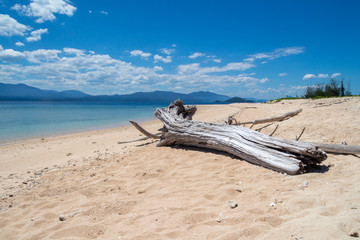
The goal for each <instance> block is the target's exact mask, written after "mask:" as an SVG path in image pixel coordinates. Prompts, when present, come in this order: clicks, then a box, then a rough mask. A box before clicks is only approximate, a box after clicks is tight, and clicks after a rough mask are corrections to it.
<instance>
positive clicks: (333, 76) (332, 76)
mask: <svg viewBox="0 0 360 240" xmlns="http://www.w3.org/2000/svg"><path fill="white" fill-rule="evenodd" d="M340 75H341V73H333V74H332V75H331V78H336V77H339V76H340Z"/></svg>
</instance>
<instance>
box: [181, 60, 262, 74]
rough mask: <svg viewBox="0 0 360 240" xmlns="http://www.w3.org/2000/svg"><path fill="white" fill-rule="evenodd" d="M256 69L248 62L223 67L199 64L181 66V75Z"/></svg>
mask: <svg viewBox="0 0 360 240" xmlns="http://www.w3.org/2000/svg"><path fill="white" fill-rule="evenodd" d="M252 67H255V65H253V64H252V63H248V62H234V63H228V64H226V65H225V66H223V67H200V64H199V63H193V64H187V65H179V66H178V73H179V74H207V73H219V72H227V71H232V70H233V71H244V70H246V69H249V68H252Z"/></svg>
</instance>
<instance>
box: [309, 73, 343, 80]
mask: <svg viewBox="0 0 360 240" xmlns="http://www.w3.org/2000/svg"><path fill="white" fill-rule="evenodd" d="M340 75H341V73H333V74H332V75H331V78H335V77H338V76H340ZM329 77H330V75H329V74H327V73H319V74H318V75H315V74H312V73H308V74H305V75H304V77H303V80H308V79H311V78H329Z"/></svg>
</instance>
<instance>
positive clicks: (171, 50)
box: [160, 48, 175, 55]
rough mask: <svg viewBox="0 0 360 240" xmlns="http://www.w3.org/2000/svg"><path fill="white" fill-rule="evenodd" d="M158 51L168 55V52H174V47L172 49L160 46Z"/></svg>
mask: <svg viewBox="0 0 360 240" xmlns="http://www.w3.org/2000/svg"><path fill="white" fill-rule="evenodd" d="M160 52H162V53H163V54H166V55H170V54H173V53H174V52H175V49H173V48H162V49H160Z"/></svg>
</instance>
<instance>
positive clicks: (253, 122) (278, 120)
mask: <svg viewBox="0 0 360 240" xmlns="http://www.w3.org/2000/svg"><path fill="white" fill-rule="evenodd" d="M301 111H302V109H301V108H300V109H298V110H296V111H292V112H287V113H285V114H283V115H281V116H277V117H271V118H264V119H258V120H254V121H249V122H239V123H237V125H243V124H250V123H251V124H252V125H256V124H261V123H268V122H280V121H283V120H285V119H288V118H290V117H293V116H296V115H298V114H299V113H301Z"/></svg>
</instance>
